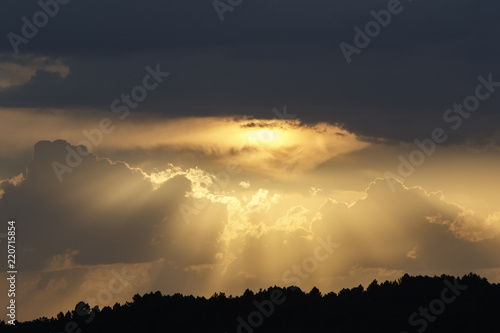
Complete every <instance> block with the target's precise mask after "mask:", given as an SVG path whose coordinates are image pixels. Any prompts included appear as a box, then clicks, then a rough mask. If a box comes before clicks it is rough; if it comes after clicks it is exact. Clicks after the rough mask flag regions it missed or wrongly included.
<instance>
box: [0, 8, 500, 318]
mask: <svg viewBox="0 0 500 333" xmlns="http://www.w3.org/2000/svg"><path fill="white" fill-rule="evenodd" d="M0 9H1V12H2V13H5V15H4V17H3V18H2V20H0V32H1V36H2V37H1V39H0V225H3V226H4V227H3V228H4V230H5V231H1V230H0V233H2V232H3V233H4V234H2V235H0V236H2V237H5V232H6V230H7V221H8V220H10V219H15V220H16V221H17V243H16V246H17V266H18V271H19V274H18V285H17V289H18V290H17V295H16V299H17V304H18V319H19V320H30V319H33V318H35V317H39V316H48V317H51V316H54V315H56V314H57V313H58V312H59V311H61V310H62V311H65V310H67V309H70V308H74V305H75V304H76V303H77V302H78V301H80V300H84V301H86V302H88V303H90V304H91V305H99V306H100V307H101V308H102V307H104V306H106V305H111V306H112V305H113V304H114V303H115V302H121V303H123V302H125V301H127V300H128V301H129V300H130V299H131V297H132V295H134V294H135V293H140V294H142V293H145V292H150V291H156V290H160V291H162V292H163V293H175V292H181V293H184V294H194V295H204V296H210V295H212V294H213V293H214V292H218V291H224V292H226V293H232V294H241V293H242V292H243V291H244V290H245V289H246V288H250V289H254V290H256V289H257V290H258V289H259V288H267V287H269V286H271V285H281V286H284V285H292V284H293V285H299V286H300V287H301V288H303V289H305V290H309V289H310V288H312V286H317V287H318V288H320V290H321V291H322V292H329V291H338V290H340V289H342V288H344V287H353V286H357V285H359V284H360V283H362V284H365V285H366V284H367V283H369V282H371V281H372V280H373V279H377V280H379V281H384V280H387V279H397V278H399V277H400V276H401V275H402V274H404V273H406V272H408V273H410V274H430V275H434V274H443V273H446V274H465V273H468V272H471V271H473V272H476V273H478V274H481V275H483V276H485V277H487V278H488V279H489V280H490V281H492V282H500V196H499V195H498V188H500V177H498V175H499V173H498V170H499V169H498V166H499V165H500V128H499V124H500V112H499V109H498V108H499V106H500V61H499V59H500V43H499V42H498V40H499V35H500V21H499V20H498V17H499V14H500V4H499V3H498V2H496V1H491V0H476V1H472V0H458V1H457V0H437V1H436V0H433V1H431V0H418V1H409V0H401V2H399V1H397V0H391V1H378V0H376V1H374V0H371V1H368V0H356V1H327V0H315V1H303V0H287V1H285V0H238V1H237V0H231V1H229V0H220V1H211V0H192V1H174V0H173V1H137V0H120V1H109V0H108V1H102V0H100V1H97V0H86V1H82V0H72V1H69V0H57V1H56V0H42V1H40V2H38V3H37V2H36V1H25V0H23V1H19V0H5V1H3V2H2V4H0ZM0 240H1V241H2V243H1V244H0V247H1V248H2V249H3V250H2V251H4V253H6V242H5V239H0ZM1 265H2V266H1V267H2V272H3V273H2V274H5V271H6V270H7V269H6V263H5V262H2V264H1ZM1 287H2V289H1V290H0V292H1V294H2V295H6V293H7V288H6V287H7V285H6V284H2V286H1ZM7 301H8V300H7V297H4V296H2V297H1V298H0V305H1V306H4V305H6V304H7ZM0 318H3V319H5V316H4V314H0Z"/></svg>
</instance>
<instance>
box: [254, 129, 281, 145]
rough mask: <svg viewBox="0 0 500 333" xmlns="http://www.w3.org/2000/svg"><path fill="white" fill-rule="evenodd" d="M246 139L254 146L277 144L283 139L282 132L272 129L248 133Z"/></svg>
mask: <svg viewBox="0 0 500 333" xmlns="http://www.w3.org/2000/svg"><path fill="white" fill-rule="evenodd" d="M246 137H247V139H248V141H249V142H251V143H252V144H257V145H260V144H264V145H269V144H277V143H278V142H279V141H280V139H281V131H278V130H270V129H263V130H255V131H250V132H248V133H247V135H246Z"/></svg>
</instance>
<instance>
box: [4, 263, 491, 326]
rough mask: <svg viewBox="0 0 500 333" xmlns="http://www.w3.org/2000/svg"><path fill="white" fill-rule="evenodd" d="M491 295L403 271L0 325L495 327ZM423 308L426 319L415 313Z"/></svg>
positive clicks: (473, 281) (80, 309)
mask: <svg viewBox="0 0 500 333" xmlns="http://www.w3.org/2000/svg"><path fill="white" fill-rule="evenodd" d="M277 295H279V297H277ZM499 300H500V285H499V284H490V283H489V282H488V281H487V280H486V279H484V278H481V277H480V276H478V275H476V274H472V273H470V274H468V275H465V276H463V277H462V278H457V279H455V278H454V277H452V276H447V275H442V276H440V277H438V276H433V277H429V276H409V275H408V274H405V275H404V276H402V277H401V278H400V279H398V280H397V281H385V282H383V283H381V284H379V283H378V282H377V281H376V280H374V281H373V282H371V283H370V284H369V286H368V288H367V289H366V290H365V289H364V287H363V286H361V285H359V286H358V287H354V288H351V289H347V288H346V289H342V290H341V291H340V292H339V293H338V294H336V293H334V292H330V293H327V294H325V295H322V294H321V292H320V291H319V289H318V288H316V287H314V288H312V289H311V291H309V292H308V293H304V292H303V291H302V290H301V289H300V288H298V287H287V288H280V287H277V286H274V287H270V288H268V289H267V290H263V289H260V290H259V292H257V293H254V292H253V291H251V290H249V289H247V290H245V292H244V293H243V295H241V296H236V297H233V296H232V295H230V296H226V294H225V293H223V292H220V293H214V294H213V295H212V296H211V297H210V298H209V299H206V298H205V297H194V296H192V295H189V296H184V295H181V294H174V295H166V296H164V295H162V294H161V293H160V292H159V291H157V292H155V293H153V292H151V293H148V294H144V295H142V296H141V295H139V294H135V295H134V296H133V297H132V302H126V303H125V304H119V303H116V304H115V305H114V306H113V308H110V307H108V306H107V307H104V308H103V309H102V310H100V309H99V307H97V306H95V307H93V308H91V306H90V305H89V304H87V303H84V302H79V303H78V304H76V306H75V309H74V310H72V311H71V312H70V311H67V312H66V313H65V314H64V313H63V312H59V313H58V314H57V316H56V318H50V319H49V318H45V317H44V318H38V319H35V320H33V321H27V322H23V323H17V324H16V325H15V326H11V325H8V324H6V323H5V322H4V321H2V322H0V332H53V333H56V332H57V333H60V332H64V333H66V332H70V333H85V332H89V333H90V332H95V333H100V332H103V333H104V332H124V333H127V332H165V331H166V332H170V331H172V332H245V333H247V332H252V333H253V332H323V331H328V332H374V333H377V332H384V333H385V332H396V333H399V332H408V333H412V332H423V331H425V332H431V333H432V332H440V333H443V332H444V333H446V332H454V333H456V332H467V333H469V332H500V319H499V316H498V313H499V312H500V311H499V310H500V301H499ZM426 309H427V310H426ZM424 310H425V311H427V313H426V315H427V316H428V317H427V318H428V319H426V317H425V316H424V315H421V314H420V313H421V311H424ZM422 313H425V312H422ZM412 316H413V317H412ZM411 318H413V321H412V319H411ZM416 323H417V324H416Z"/></svg>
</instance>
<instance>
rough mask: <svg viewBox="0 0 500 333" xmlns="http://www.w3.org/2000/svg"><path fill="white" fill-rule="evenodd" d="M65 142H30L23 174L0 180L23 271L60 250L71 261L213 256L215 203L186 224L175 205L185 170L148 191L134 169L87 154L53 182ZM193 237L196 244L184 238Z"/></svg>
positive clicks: (185, 260)
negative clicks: (14, 224)
mask: <svg viewBox="0 0 500 333" xmlns="http://www.w3.org/2000/svg"><path fill="white" fill-rule="evenodd" d="M67 147H70V146H69V145H68V143H67V142H65V141H62V140H58V141H54V142H49V141H41V142H39V143H37V144H36V146H35V150H34V154H33V160H32V161H31V162H30V164H29V165H28V168H27V171H26V173H25V175H24V176H25V179H24V180H23V181H22V182H21V181H12V182H2V183H0V191H3V192H4V193H3V196H2V197H1V198H0V218H1V219H2V220H5V221H6V220H8V219H12V218H14V217H15V219H16V220H17V221H18V224H17V227H18V232H19V234H21V233H22V235H23V236H22V238H21V239H19V240H18V244H19V246H20V247H22V250H20V251H19V253H18V255H19V257H20V258H22V259H21V260H22V262H23V269H24V270H27V271H31V270H41V269H47V267H48V266H50V262H51V261H53V260H54V258H57V257H58V256H64V255H66V254H72V256H74V263H75V264H77V265H95V264H111V263H130V262H145V261H151V260H156V259H159V258H166V259H168V260H172V261H173V262H176V263H177V264H178V265H181V266H183V265H191V264H200V263H201V264H205V263H211V262H212V261H213V260H214V259H213V258H214V256H215V254H216V252H217V246H218V244H217V235H218V234H219V233H220V232H221V230H222V227H223V225H222V223H223V222H222V220H223V218H224V209H223V207H222V205H221V204H210V205H209V207H208V208H207V211H210V213H211V216H212V217H213V219H212V218H206V216H205V214H199V215H198V216H195V217H193V218H194V220H193V223H192V224H189V225H188V224H186V223H184V221H183V220H182V216H181V215H180V213H179V209H178V205H179V204H180V203H181V202H183V201H185V197H184V195H185V193H186V192H188V191H190V190H191V186H190V182H189V180H187V179H186V178H185V177H182V176H177V177H175V178H172V179H171V180H169V181H167V182H165V183H164V184H163V185H162V186H161V187H160V188H158V189H156V190H154V189H153V186H152V184H151V182H150V181H149V180H148V179H146V178H145V177H144V174H142V172H140V170H139V169H131V168H129V167H128V165H126V164H125V163H123V162H111V161H109V160H106V159H99V158H97V157H96V156H95V155H92V154H90V155H89V156H87V157H84V158H83V159H82V161H81V163H80V164H79V165H77V166H76V167H74V168H73V171H72V172H68V173H64V176H63V181H62V182H59V180H58V178H57V177H56V174H55V173H54V167H53V163H54V161H57V162H59V163H61V164H63V165H65V162H66V163H67V156H68V150H67ZM72 148H73V149H74V150H76V147H74V146H73V147H72ZM70 161H73V162H74V161H75V160H74V159H71V158H70ZM198 219H199V220H198ZM201 227H203V228H204V229H203V231H200V230H199V228H201ZM194 240H196V242H197V244H196V246H194V245H192V246H187V245H186V244H192V242H193V241H194ZM200 249H201V251H198V252H197V251H196V250H200ZM21 260H20V261H21Z"/></svg>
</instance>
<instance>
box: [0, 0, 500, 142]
mask: <svg viewBox="0 0 500 333" xmlns="http://www.w3.org/2000/svg"><path fill="white" fill-rule="evenodd" d="M401 6H402V8H403V10H402V12H401V13H400V14H398V15H393V17H392V21H391V23H390V24H389V25H388V26H387V27H386V28H383V29H382V31H381V32H380V34H379V35H378V36H376V37H374V38H373V40H372V41H371V43H370V44H369V45H368V46H367V47H366V48H364V49H362V50H361V53H360V54H354V55H353V56H352V63H351V64H347V62H346V60H345V59H344V56H343V54H342V51H341V50H340V48H339V44H340V43H341V42H347V43H350V44H353V43H354V42H353V39H354V35H355V32H354V30H353V28H354V27H355V26H358V27H360V28H362V29H363V28H364V26H365V24H366V23H367V22H369V21H370V20H373V18H372V16H371V15H370V11H371V10H375V11H380V10H382V9H385V8H387V1H367V0H366V1H355V2H347V1H342V2H338V1H314V2H310V1H298V0H291V1H264V0H260V1H250V0H244V1H243V2H242V3H241V4H240V5H239V6H237V7H235V8H234V10H233V11H232V12H225V13H224V21H223V22H221V21H220V20H219V18H218V15H217V13H216V11H215V10H214V8H213V6H212V2H211V1H201V0H200V1H190V2H181V1H169V2H160V1H147V2H144V1H132V0H124V1H120V2H119V3H118V2H111V1H77V0H73V1H71V2H69V3H68V4H66V5H61V7H60V11H59V13H58V14H57V15H56V16H55V17H54V18H51V19H50V20H49V22H48V24H47V25H46V26H44V27H42V28H40V31H39V32H38V34H37V35H36V36H35V37H34V38H32V39H30V40H29V42H28V43H27V44H22V45H20V46H19V49H20V53H34V54H39V55H47V56H50V57H52V58H60V57H62V58H63V59H64V60H65V63H66V65H68V66H69V68H70V70H71V72H70V74H69V75H68V76H67V77H66V78H64V79H63V78H61V77H58V75H57V73H45V72H43V71H39V72H37V73H36V74H35V76H34V77H33V78H32V79H31V80H30V81H28V82H25V83H24V84H22V85H21V86H17V87H10V88H8V89H6V90H3V91H0V101H1V102H0V103H1V105H2V106H19V107H21V106H33V105H36V106H37V107H94V108H99V109H103V110H109V105H110V103H111V101H113V100H114V99H115V98H117V97H118V96H119V95H120V94H121V93H127V92H129V91H130V89H131V88H132V87H134V86H135V85H137V84H138V83H139V82H140V79H141V78H142V75H143V74H142V73H143V72H144V67H145V66H147V65H151V66H153V65H155V64H157V63H160V64H161V66H162V69H163V70H165V71H169V72H170V73H171V74H172V76H171V78H169V80H170V81H169V82H168V83H166V84H165V85H163V86H162V87H161V91H158V92H155V93H154V94H151V96H149V97H148V99H147V100H146V101H145V102H144V103H142V104H141V106H140V107H139V108H138V109H137V110H136V111H137V112H140V111H142V110H153V111H157V112H162V113H164V114H166V115H169V116H173V117H175V116H186V115H188V116H206V115H228V114H229V115H250V116H255V117H261V118H272V117H273V116H274V114H273V113H272V111H271V110H272V108H274V107H278V108H279V107H281V106H282V105H285V104H286V105H288V108H289V110H290V112H291V113H293V114H297V115H298V117H299V118H301V119H302V120H304V121H307V122H316V121H329V122H332V123H334V122H339V123H344V124H345V125H346V126H347V128H349V129H351V130H353V131H356V132H357V133H360V134H362V135H365V136H379V137H386V138H390V139H396V140H401V139H402V140H413V139H415V138H417V137H424V136H427V135H428V134H429V133H430V131H431V130H432V129H433V128H435V127H439V126H441V125H442V115H443V113H444V111H445V110H446V109H447V108H449V107H451V106H452V105H453V103H461V102H462V101H463V99H464V98H465V97H466V96H468V95H470V94H471V93H473V91H474V88H475V85H476V82H477V76H478V75H483V76H486V75H488V74H489V73H493V74H494V78H495V79H496V80H498V81H500V73H499V72H495V71H496V70H497V69H498V60H497V59H499V55H500V46H499V43H498V36H499V33H500V24H499V23H498V15H499V14H500V5H499V4H498V3H497V2H495V1H491V0H481V1H472V0H462V1H451V0H443V1H430V0H421V1H413V2H409V1H401ZM2 9H3V11H4V12H8V13H9V15H8V18H6V19H4V20H2V22H0V31H1V32H2V33H3V34H4V36H6V35H7V34H8V33H9V32H14V33H17V34H21V27H22V24H23V23H22V22H21V17H23V16H26V17H27V18H29V19H31V18H32V15H33V14H34V13H36V12H37V11H38V10H40V8H39V6H38V5H37V4H36V3H35V2H34V1H33V2H31V3H29V4H27V3H26V2H22V3H20V2H17V1H7V2H4V3H3V4H2ZM0 51H1V52H3V53H12V52H13V51H12V47H11V45H10V43H9V40H8V38H7V37H5V38H3V41H2V43H0ZM498 95H500V94H496V95H494V96H493V97H491V98H490V99H488V100H487V101H486V102H485V103H483V104H482V105H481V108H480V110H479V111H478V112H476V114H474V116H473V117H471V119H470V120H468V121H467V123H466V124H464V126H463V127H462V128H461V129H460V131H457V132H456V133H454V137H451V140H450V142H452V141H453V140H457V139H463V138H465V137H467V136H469V135H471V134H474V133H483V134H484V133H486V134H490V133H492V132H493V131H494V130H495V129H496V128H497V126H496V124H497V123H498V120H499V119H498V118H499V115H498V110H497V107H496V106H497V105H498V101H499V100H500V97H499V96H498Z"/></svg>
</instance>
